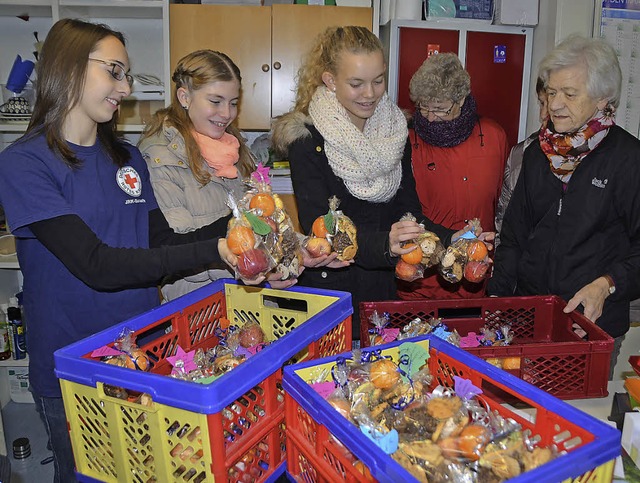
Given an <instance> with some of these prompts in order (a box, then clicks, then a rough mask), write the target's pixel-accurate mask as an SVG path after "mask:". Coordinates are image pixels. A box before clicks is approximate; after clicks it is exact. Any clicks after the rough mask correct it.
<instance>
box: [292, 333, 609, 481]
mask: <svg viewBox="0 0 640 483" xmlns="http://www.w3.org/2000/svg"><path fill="white" fill-rule="evenodd" d="M405 342H415V343H417V344H419V345H421V346H422V347H423V348H424V349H427V350H428V351H429V356H430V357H429V360H428V365H429V369H430V371H431V374H432V375H433V376H434V381H433V383H432V384H433V386H432V388H433V387H435V386H438V385H443V386H445V387H454V380H453V377H454V376H459V377H462V378H465V379H469V380H470V381H471V383H472V384H473V385H474V386H476V387H479V388H481V389H482V390H483V395H482V400H483V401H484V402H485V403H486V404H487V405H488V406H489V408H490V409H491V410H492V411H493V410H495V411H498V412H499V413H500V414H502V415H503V416H504V417H508V418H512V419H514V420H515V421H517V422H518V423H520V424H521V425H522V427H523V428H524V429H525V430H528V431H530V432H531V435H532V436H533V437H536V438H539V440H540V444H541V445H543V446H546V445H550V444H555V445H556V446H557V448H558V450H559V451H560V452H561V455H560V456H559V457H558V458H556V459H554V460H552V461H550V462H548V463H546V464H544V465H541V466H540V467H538V468H536V469H534V470H531V471H528V472H525V473H523V474H521V475H520V476H518V477H516V478H512V479H510V480H509V481H510V482H513V483H516V482H517V483H524V482H528V483H540V482H544V483H547V482H567V483H568V482H575V483H608V482H611V481H612V480H613V467H614V462H615V458H616V457H617V456H619V455H620V453H621V445H620V432H619V431H618V430H617V429H616V428H613V427H610V426H608V425H606V424H605V423H603V422H601V421H598V420H596V419H595V418H593V417H591V416H589V415H588V414H586V413H584V412H582V411H580V410H578V409H576V408H574V407H572V406H569V405H568V404H566V403H565V402H563V401H561V400H559V399H557V398H556V397H554V396H552V395H550V394H548V393H546V392H544V391H542V390H540V389H538V388H537V387H534V386H533V385H531V384H529V383H526V382H524V381H522V380H520V379H518V378H516V377H515V376H513V375H511V374H508V373H507V372H505V371H502V370H500V369H498V368H496V367H494V366H492V365H490V364H488V363H486V362H485V361H483V360H482V359H480V358H478V357H476V356H474V355H471V354H469V353H468V352H466V351H463V350H461V349H459V348H457V347H455V346H453V345H451V344H449V343H447V342H445V341H443V340H441V339H438V338H435V337H432V336H423V337H417V338H415V339H408V340H403V341H396V342H393V343H390V344H386V345H380V346H375V347H372V348H367V349H364V350H363V352H365V353H366V352H368V351H376V353H378V352H377V351H380V354H381V355H382V356H385V357H386V356H390V357H391V358H392V359H393V360H397V359H398V356H399V350H398V347H399V346H400V345H401V344H402V343H405ZM340 357H346V358H350V357H351V355H350V354H343V355H342V356H340ZM336 360H337V357H336V356H331V357H327V358H324V359H320V360H316V361H307V362H304V363H301V364H296V365H293V366H288V367H285V368H284V379H283V387H284V389H285V404H286V416H285V422H286V425H287V470H288V472H289V474H290V475H291V476H292V478H294V479H295V481H304V482H305V483H313V482H334V481H347V482H368V481H371V480H370V479H367V477H366V476H365V475H363V474H362V473H361V472H360V471H359V470H358V468H357V467H356V466H354V462H356V461H357V460H360V461H362V463H363V464H364V465H365V466H366V467H367V468H369V470H370V472H371V474H372V476H373V478H375V480H376V481H381V482H389V483H395V482H399V481H403V482H412V481H418V480H416V478H415V477H414V476H413V475H411V474H410V473H409V472H408V471H407V470H406V469H405V468H403V467H402V466H401V465H399V464H398V463H397V462H396V461H395V460H394V459H393V458H392V457H391V456H389V455H387V454H385V453H384V452H383V451H382V450H381V449H380V448H378V447H377V446H376V445H375V444H374V443H373V442H371V441H370V440H369V439H368V438H367V437H366V436H365V435H364V434H362V433H361V432H360V430H359V428H358V427H357V426H355V425H354V424H352V423H351V422H350V421H348V420H347V419H346V418H344V417H342V416H340V415H339V414H338V413H337V412H336V410H335V409H334V408H333V407H332V406H331V405H329V403H328V402H327V401H325V400H324V399H323V398H322V397H321V396H320V395H319V394H318V393H317V392H316V391H315V390H314V389H313V388H312V387H311V386H310V384H309V383H308V381H314V382H318V376H319V374H327V376H326V379H325V380H327V381H330V380H331V369H332V368H333V366H334V365H335V363H336ZM504 393H508V394H509V395H510V398H509V399H511V400H517V401H518V402H520V403H523V404H524V405H526V406H530V407H532V408H534V409H535V415H534V418H533V420H529V419H527V418H525V417H523V416H522V415H521V414H520V413H517V412H515V411H513V410H511V409H510V408H509V407H507V406H504V405H502V404H501V402H500V398H498V399H496V397H495V395H496V394H504Z"/></svg>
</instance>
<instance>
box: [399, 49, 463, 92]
mask: <svg viewBox="0 0 640 483" xmlns="http://www.w3.org/2000/svg"><path fill="white" fill-rule="evenodd" d="M470 93H471V77H470V76H469V73H468V72H467V71H466V70H464V67H463V66H462V64H461V63H460V59H458V56H457V55H456V54H452V53H442V54H437V55H432V56H431V57H429V58H428V59H427V60H425V61H424V62H423V63H422V65H421V66H420V68H419V69H418V70H417V71H416V73H415V74H413V77H412V78H411V82H409V97H410V98H411V100H412V101H413V102H416V103H427V102H429V101H432V100H435V99H438V100H441V101H443V100H445V99H449V100H452V101H453V102H458V103H459V102H461V101H463V100H464V99H465V98H466V97H467V96H468V95H469V94H470Z"/></svg>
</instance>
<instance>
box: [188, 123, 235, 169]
mask: <svg viewBox="0 0 640 483" xmlns="http://www.w3.org/2000/svg"><path fill="white" fill-rule="evenodd" d="M192 134H193V137H194V139H195V140H196V143H198V147H199V148H200V153H201V154H202V157H203V158H204V160H205V161H206V163H207V164H208V165H209V166H210V167H211V168H213V172H214V174H215V175H216V176H217V177H218V178H237V177H238V168H236V166H235V165H236V163H237V162H238V160H239V159H240V141H238V139H237V138H236V137H235V136H233V135H231V134H229V133H224V134H223V135H222V137H221V138H220V139H213V138H210V137H209V136H205V135H203V134H200V133H198V132H196V131H192Z"/></svg>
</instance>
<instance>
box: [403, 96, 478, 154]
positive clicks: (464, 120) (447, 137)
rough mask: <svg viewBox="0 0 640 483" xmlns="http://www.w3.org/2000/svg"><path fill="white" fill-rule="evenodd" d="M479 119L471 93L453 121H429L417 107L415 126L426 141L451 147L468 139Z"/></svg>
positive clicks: (433, 144)
mask: <svg viewBox="0 0 640 483" xmlns="http://www.w3.org/2000/svg"><path fill="white" fill-rule="evenodd" d="M477 120H478V113H477V111H476V101H475V99H474V98H473V96H472V95H471V94H469V95H468V96H467V98H466V101H465V103H464V104H463V105H462V110H461V112H460V115H459V116H458V117H456V118H455V119H453V120H451V121H429V120H427V118H426V117H424V116H423V115H422V114H421V113H420V109H416V111H415V114H414V115H413V126H414V129H415V131H416V133H417V134H418V136H420V139H422V140H423V141H424V142H425V143H427V144H430V145H432V146H438V147H441V148H450V147H453V146H457V145H458V144H460V143H462V142H464V141H466V140H467V138H468V137H469V136H471V133H472V132H473V127H474V126H475V124H476V121H477Z"/></svg>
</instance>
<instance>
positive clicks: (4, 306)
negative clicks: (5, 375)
mask: <svg viewBox="0 0 640 483" xmlns="http://www.w3.org/2000/svg"><path fill="white" fill-rule="evenodd" d="M0 311H2V313H3V314H4V315H5V320H6V325H5V327H6V328H7V343H8V345H9V357H11V356H13V352H14V351H13V327H12V326H11V324H10V323H9V315H8V313H9V304H8V303H6V304H0Z"/></svg>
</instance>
